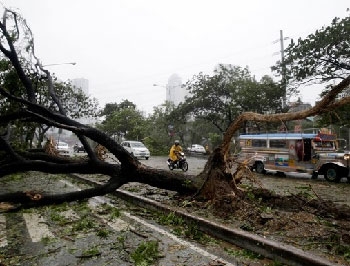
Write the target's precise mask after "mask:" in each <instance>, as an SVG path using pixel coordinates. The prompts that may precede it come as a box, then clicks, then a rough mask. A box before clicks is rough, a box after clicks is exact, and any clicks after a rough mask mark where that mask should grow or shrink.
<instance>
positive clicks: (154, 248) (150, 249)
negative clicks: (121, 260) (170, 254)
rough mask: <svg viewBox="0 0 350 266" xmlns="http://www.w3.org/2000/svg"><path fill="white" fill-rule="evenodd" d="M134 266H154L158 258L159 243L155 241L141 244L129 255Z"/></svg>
mask: <svg viewBox="0 0 350 266" xmlns="http://www.w3.org/2000/svg"><path fill="white" fill-rule="evenodd" d="M130 258H131V260H132V261H133V262H134V263H135V266H148V265H154V262H155V261H156V260H157V259H158V258H159V243H158V242H157V241H147V242H142V243H141V244H140V245H139V246H138V247H137V248H136V249H135V250H134V251H133V252H132V253H131V254H130Z"/></svg>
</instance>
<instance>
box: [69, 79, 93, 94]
mask: <svg viewBox="0 0 350 266" xmlns="http://www.w3.org/2000/svg"><path fill="white" fill-rule="evenodd" d="M71 83H72V85H73V86H74V87H76V88H78V89H81V90H82V91H83V92H84V93H85V95H88V94H89V80H88V79H84V78H77V79H72V80H71Z"/></svg>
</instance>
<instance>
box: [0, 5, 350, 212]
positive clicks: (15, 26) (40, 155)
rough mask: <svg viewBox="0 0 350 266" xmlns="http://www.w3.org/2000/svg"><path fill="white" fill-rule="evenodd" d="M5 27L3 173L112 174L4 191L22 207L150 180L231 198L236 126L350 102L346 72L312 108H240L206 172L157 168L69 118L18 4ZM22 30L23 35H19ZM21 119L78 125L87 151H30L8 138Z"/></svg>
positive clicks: (236, 178) (0, 25) (235, 190)
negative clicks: (91, 181) (88, 182)
mask: <svg viewBox="0 0 350 266" xmlns="http://www.w3.org/2000/svg"><path fill="white" fill-rule="evenodd" d="M0 31H1V42H0V51H1V52H2V54H3V56H4V58H3V60H2V61H3V63H9V68H8V71H12V70H14V71H15V73H16V75H17V77H18V79H19V80H20V85H18V86H14V85H13V84H10V85H8V84H4V83H3V84H1V86H0V95H1V99H0V100H1V104H2V105H3V106H5V105H9V106H11V108H4V109H3V110H4V111H3V112H2V113H1V122H0V126H1V131H2V132H1V137H0V149H1V151H0V178H2V177H5V176H7V175H10V174H14V173H18V172H27V171H39V172H43V173H52V174H70V173H77V174H103V175H107V176H109V177H110V178H109V181H108V182H107V183H106V184H104V185H101V186H99V187H96V188H91V189H86V190H82V191H77V192H70V193H62V194H61V193H59V192H58V193H57V194H54V195H52V194H48V193H45V192H40V193H39V192H36V191H35V190H34V189H33V191H25V192H23V191H19V192H15V193H8V194H3V195H0V202H11V203H13V204H17V205H18V206H22V207H27V206H39V205H45V204H52V203H61V202H65V201H75V200H80V199H84V198H90V197H93V196H99V195H105V194H107V193H110V192H112V191H114V190H115V189H117V188H119V187H120V186H122V185H124V184H126V183H129V182H140V183H144V184H149V185H152V186H156V187H159V188H164V189H169V190H174V191H178V192H179V193H181V194H187V195H194V196H196V197H198V198H204V199H205V200H213V201H214V202H215V201H216V202H221V200H225V199H226V198H227V197H229V198H230V200H232V199H234V197H235V196H236V195H238V194H239V192H240V189H239V187H238V185H237V184H239V182H240V180H241V178H242V175H239V174H238V173H234V174H232V173H230V172H229V171H227V161H228V156H229V148H230V143H231V139H232V137H233V135H234V133H235V132H236V131H237V130H239V129H240V127H241V126H242V125H243V123H244V122H245V121H248V120H251V121H263V122H277V121H290V120H296V119H303V118H306V117H308V116H314V115H316V114H320V113H324V112H328V111H329V110H332V109H333V108H335V107H337V106H341V105H344V104H348V103H349V102H350V97H345V98H343V99H341V100H336V97H337V95H338V94H339V93H340V92H342V91H343V90H344V89H345V88H346V87H348V86H349V84H350V76H347V77H345V78H344V79H343V80H342V81H341V82H340V83H339V84H338V85H336V86H333V88H332V89H331V90H330V91H329V92H328V93H327V95H326V96H324V97H323V99H322V100H321V101H320V102H319V103H317V105H316V106H314V107H313V108H311V109H309V110H306V111H302V112H297V113H281V114H273V115H262V114H257V113H251V112H247V113H243V114H241V115H240V116H239V117H237V118H236V120H235V121H234V122H233V123H232V124H231V125H230V126H229V128H228V130H227V131H226V132H225V134H224V139H223V142H222V144H221V145H220V146H219V147H217V148H216V149H215V150H214V151H213V153H212V154H211V155H210V157H209V159H208V162H207V163H206V166H205V169H204V170H203V172H202V173H201V174H200V175H199V176H198V177H193V176H184V175H181V174H176V173H174V172H170V171H165V170H159V169H152V168H150V167H147V166H145V165H143V164H141V163H140V162H139V161H138V160H137V159H136V158H134V157H133V156H131V155H130V154H129V153H128V152H127V151H126V150H124V148H122V147H121V146H120V145H119V144H118V143H116V142H115V141H114V140H113V139H111V138H110V137H109V136H108V135H107V134H105V133H104V132H102V131H100V130H97V129H95V128H93V127H89V126H87V125H83V124H81V123H79V122H77V121H75V120H73V119H71V118H69V117H68V116H67V114H66V112H65V110H64V108H63V106H62V104H61V102H60V99H59V98H58V97H57V95H56V94H55V91H54V88H53V84H52V77H51V75H50V72H49V71H48V70H46V69H45V68H44V66H43V65H42V64H41V63H40V60H38V59H37V57H36V56H35V53H34V39H33V36H32V34H31V31H30V29H29V27H28V26H27V24H26V23H25V21H24V19H23V18H22V17H21V16H20V15H19V14H17V13H16V12H14V11H11V10H8V9H5V11H4V16H3V20H2V21H1V22H0ZM22 36H23V38H24V39H21V38H20V37H22ZM20 40H21V43H23V40H25V41H26V42H25V43H26V45H25V47H19V46H16V44H18V43H20ZM25 52H26V53H25ZM33 76H36V77H39V78H40V79H46V80H47V94H48V95H50V97H51V99H52V102H51V104H50V105H49V106H44V105H41V104H39V103H38V101H37V98H38V95H39V92H38V90H37V88H36V87H35V85H34V84H33V82H32V77H33ZM16 121H21V122H22V123H39V124H45V125H47V126H51V127H57V128H60V129H64V130H68V131H71V132H73V133H74V134H76V135H77V136H78V138H79V140H80V141H81V143H82V144H83V145H84V147H85V150H86V152H87V158H84V159H83V160H79V159H76V158H75V159H73V158H66V157H60V156H55V155H52V154H50V153H46V152H28V151H25V150H21V149H18V148H17V147H16V146H15V145H13V143H12V142H11V130H12V129H13V127H14V126H15V122H16ZM88 140H92V141H94V142H95V143H97V144H98V145H101V146H103V147H105V148H106V149H107V150H108V152H110V153H111V154H113V155H114V156H115V157H116V158H117V160H118V161H119V163H118V164H115V163H108V162H107V161H105V160H103V159H101V158H100V157H99V156H98V153H96V152H95V150H94V147H92V146H91V145H90V144H89V141H88ZM244 169H245V168H244V167H243V168H240V167H238V171H244Z"/></svg>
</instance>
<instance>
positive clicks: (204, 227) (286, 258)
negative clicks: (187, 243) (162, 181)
mask: <svg viewBox="0 0 350 266" xmlns="http://www.w3.org/2000/svg"><path fill="white" fill-rule="evenodd" d="M71 176H72V175H71ZM73 177H74V178H78V179H82V180H84V181H86V182H88V183H90V184H92V185H97V184H98V182H95V181H91V180H88V179H85V178H82V177H80V176H76V175H73ZM112 194H113V195H115V196H117V197H118V198H121V199H123V200H125V201H128V202H131V203H132V204H135V205H137V206H140V207H145V208H147V209H151V210H155V211H161V212H164V213H167V214H168V213H175V214H176V215H178V216H180V217H181V218H183V219H184V220H186V221H187V222H192V223H196V224H197V226H198V229H200V230H201V231H203V232H205V233H207V234H209V235H211V236H214V237H217V238H219V239H222V240H225V241H226V242H228V243H230V244H234V245H236V246H239V247H241V248H244V249H248V250H251V251H253V252H256V253H258V254H261V255H263V256H264V257H266V258H269V259H273V260H276V261H279V262H282V263H284V264H287V265H292V266H305V265H308V266H339V264H335V263H333V262H330V261H328V260H326V259H324V258H321V257H318V256H316V255H314V254H311V253H307V252H305V251H303V250H301V249H298V248H296V247H293V246H290V245H286V244H282V243H280V242H276V241H273V240H269V239H266V238H263V237H261V236H258V235H255V234H251V233H248V232H246V231H243V230H240V229H233V228H229V227H227V226H225V225H223V224H219V223H215V222H211V221H207V220H205V219H203V218H200V217H197V216H194V215H191V214H189V213H186V212H184V211H182V210H179V209H176V208H173V207H169V206H166V205H163V204H161V203H159V202H157V201H154V200H151V199H148V198H144V197H141V196H139V195H135V194H133V193H131V192H128V191H125V190H121V189H117V190H116V191H115V192H113V193H112Z"/></svg>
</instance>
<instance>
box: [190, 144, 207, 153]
mask: <svg viewBox="0 0 350 266" xmlns="http://www.w3.org/2000/svg"><path fill="white" fill-rule="evenodd" d="M187 150H188V151H189V152H195V153H201V154H206V153H207V152H206V150H205V148H204V147H203V146H202V145H199V144H192V145H191V147H188V148H187Z"/></svg>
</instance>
